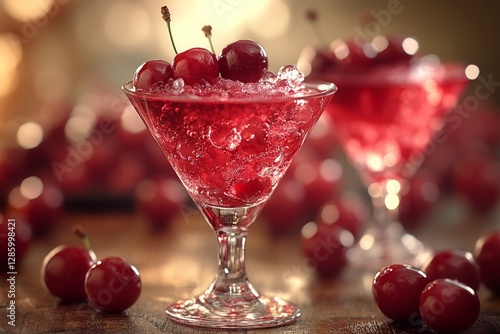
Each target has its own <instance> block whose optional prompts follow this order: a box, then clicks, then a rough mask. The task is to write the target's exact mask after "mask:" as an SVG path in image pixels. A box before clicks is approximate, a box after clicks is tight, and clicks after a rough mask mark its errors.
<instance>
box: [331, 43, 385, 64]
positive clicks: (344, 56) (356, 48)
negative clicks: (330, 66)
mask: <svg viewBox="0 0 500 334" xmlns="http://www.w3.org/2000/svg"><path fill="white" fill-rule="evenodd" d="M330 52H331V53H330V57H331V59H332V61H333V62H334V63H336V64H338V65H340V66H341V67H343V68H346V69H359V68H367V67H371V66H373V65H374V61H373V58H374V57H375V55H376V51H375V50H373V48H372V46H371V44H370V43H360V42H357V41H355V40H352V39H337V40H335V41H333V42H332V43H331V44H330Z"/></svg>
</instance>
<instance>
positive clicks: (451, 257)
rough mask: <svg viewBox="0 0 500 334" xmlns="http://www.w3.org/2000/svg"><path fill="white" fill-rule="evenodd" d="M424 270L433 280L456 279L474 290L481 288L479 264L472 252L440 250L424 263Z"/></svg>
mask: <svg viewBox="0 0 500 334" xmlns="http://www.w3.org/2000/svg"><path fill="white" fill-rule="evenodd" d="M422 270H423V271H424V272H425V273H426V274H427V277H428V278H429V279H430V280H431V281H433V280H436V279H438V278H449V279H455V280H458V281H459V282H462V283H463V284H465V285H467V286H469V287H470V288H472V289H473V290H474V291H476V290H477V289H478V288H479V284H480V283H481V277H480V271H479V265H478V264H477V263H476V261H475V260H474V257H473V256H472V254H471V253H470V252H464V251H460V250H442V251H439V252H437V253H435V254H434V255H433V256H432V257H431V258H429V259H428V260H427V261H426V262H425V263H424V265H423V266H422Z"/></svg>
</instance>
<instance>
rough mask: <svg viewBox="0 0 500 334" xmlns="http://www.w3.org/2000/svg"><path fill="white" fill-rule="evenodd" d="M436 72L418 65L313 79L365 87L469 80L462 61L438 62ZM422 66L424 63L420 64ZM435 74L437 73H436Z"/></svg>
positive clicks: (336, 73)
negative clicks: (427, 70) (422, 69)
mask: <svg viewBox="0 0 500 334" xmlns="http://www.w3.org/2000/svg"><path fill="white" fill-rule="evenodd" d="M440 65H441V66H440V67H439V69H438V70H437V71H438V72H437V73H436V72H421V73H418V70H419V67H418V66H416V67H410V68H409V70H407V71H397V72H392V73H391V72H390V71H377V72H372V71H369V70H367V71H360V72H355V73H345V72H344V73H342V72H334V71H331V72H323V73H317V74H315V75H314V78H315V79H318V80H326V81H335V82H337V83H338V84H339V86H341V87H344V86H349V87H354V86H367V87H383V86H386V85H394V84H399V85H421V84H422V83H424V82H426V81H427V80H433V81H436V82H437V83H449V82H464V83H465V82H470V81H472V80H471V79H469V78H467V76H466V74H465V69H466V67H467V65H465V64H462V63H455V62H448V63H446V62H445V63H440ZM422 66H424V65H422ZM436 74H437V75H436Z"/></svg>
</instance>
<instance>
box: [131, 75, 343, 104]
mask: <svg viewBox="0 0 500 334" xmlns="http://www.w3.org/2000/svg"><path fill="white" fill-rule="evenodd" d="M304 84H305V87H306V89H307V90H306V91H305V92H303V93H297V94H295V95H290V96H268V97H262V96H256V97H236V98H234V97H228V98H221V97H217V96H206V97H204V96H196V95H170V94H168V93H148V92H145V91H136V90H135V88H134V87H133V82H132V81H127V82H125V83H124V84H123V85H122V86H121V89H122V91H124V92H125V93H126V94H127V95H131V96H133V97H135V98H147V99H155V100H159V101H160V100H163V101H167V100H168V101H171V102H184V103H186V102H190V103H214V102H218V103H226V104H245V103H276V102H283V101H295V100H308V99H314V98H322V97H327V96H330V95H332V94H334V93H335V92H336V91H337V85H336V84H334V83H332V82H329V81H325V80H315V79H314V80H310V79H307V78H306V79H305V80H304Z"/></svg>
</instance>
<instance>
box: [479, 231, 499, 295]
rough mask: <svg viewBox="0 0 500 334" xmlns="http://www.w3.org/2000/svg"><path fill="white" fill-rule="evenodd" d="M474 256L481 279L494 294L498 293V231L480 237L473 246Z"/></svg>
mask: <svg viewBox="0 0 500 334" xmlns="http://www.w3.org/2000/svg"><path fill="white" fill-rule="evenodd" d="M473 254H474V258H475V259H476V262H477V264H478V265H479V268H480V271H481V281H482V282H483V284H484V285H485V286H486V287H487V288H488V289H490V290H491V291H493V292H494V293H496V294H500V266H499V259H500V231H494V232H491V233H489V234H487V235H485V236H483V237H481V238H480V239H479V240H478V241H477V242H476V245H475V247H474V251H473Z"/></svg>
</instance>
